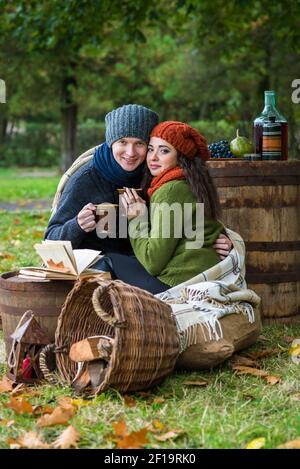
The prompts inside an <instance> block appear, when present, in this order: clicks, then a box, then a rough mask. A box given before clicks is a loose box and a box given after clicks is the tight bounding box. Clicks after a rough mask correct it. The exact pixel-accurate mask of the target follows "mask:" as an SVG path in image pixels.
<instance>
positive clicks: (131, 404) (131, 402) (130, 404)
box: [123, 394, 136, 407]
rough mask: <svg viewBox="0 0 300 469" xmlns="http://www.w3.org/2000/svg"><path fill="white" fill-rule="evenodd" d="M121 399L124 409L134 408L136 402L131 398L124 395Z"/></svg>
mask: <svg viewBox="0 0 300 469" xmlns="http://www.w3.org/2000/svg"><path fill="white" fill-rule="evenodd" d="M123 399H124V403H125V406H126V407H136V400H135V399H133V398H132V397H130V396H128V395H127V394H124V396H123Z"/></svg>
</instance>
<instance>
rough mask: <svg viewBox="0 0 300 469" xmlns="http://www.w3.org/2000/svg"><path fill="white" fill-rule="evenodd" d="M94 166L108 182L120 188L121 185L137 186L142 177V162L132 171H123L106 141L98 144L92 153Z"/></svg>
mask: <svg viewBox="0 0 300 469" xmlns="http://www.w3.org/2000/svg"><path fill="white" fill-rule="evenodd" d="M93 162H94V166H95V167H96V169H97V171H98V172H99V173H100V174H101V175H102V176H103V177H104V178H105V179H106V180H107V181H109V182H111V183H113V184H115V185H116V186H117V187H119V188H120V189H121V188H122V187H124V186H125V187H139V186H140V183H141V179H142V174H143V169H144V164H141V165H140V166H138V167H137V168H136V169H134V170H133V171H125V169H123V168H122V166H120V165H119V163H118V162H117V161H116V160H115V158H114V155H113V153H112V149H111V148H109V146H108V145H107V143H103V144H102V145H100V146H99V147H98V148H97V149H96V151H95V154H94V158H93Z"/></svg>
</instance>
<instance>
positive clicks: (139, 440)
mask: <svg viewBox="0 0 300 469" xmlns="http://www.w3.org/2000/svg"><path fill="white" fill-rule="evenodd" d="M147 432H148V430H147V428H142V429H141V430H139V431H137V432H131V433H129V434H128V435H126V436H125V437H124V438H122V439H120V440H119V441H118V442H117V446H116V447H117V448H119V449H139V448H143V446H145V445H146V444H147V443H148V438H147Z"/></svg>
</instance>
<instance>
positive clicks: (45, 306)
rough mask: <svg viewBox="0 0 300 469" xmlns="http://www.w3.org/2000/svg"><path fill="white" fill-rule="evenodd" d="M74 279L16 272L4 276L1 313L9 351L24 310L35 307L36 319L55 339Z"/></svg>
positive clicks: (0, 280) (0, 283)
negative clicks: (30, 276)
mask: <svg viewBox="0 0 300 469" xmlns="http://www.w3.org/2000/svg"><path fill="white" fill-rule="evenodd" d="M73 285H74V282H73V281H69V280H68V281H53V280H51V281H50V282H48V281H43V280H27V279H22V278H19V277H17V275H16V272H7V273H4V274H2V275H1V276H0V314H1V316H2V327H3V334H4V340H5V348H6V353H7V355H8V354H9V352H10V348H11V344H12V339H11V338H10V335H11V334H12V333H13V332H14V330H15V328H16V327H17V325H18V322H19V320H20V318H21V317H22V316H23V314H24V312H25V311H27V310H28V309H31V310H32V311H33V313H34V316H35V319H36V320H37V321H38V323H39V324H40V326H42V327H43V329H44V330H45V332H46V333H47V334H48V336H49V340H50V342H54V334H55V330H56V326H57V319H58V316H59V314H60V310H61V307H62V305H63V303H64V301H65V299H66V296H67V294H68V293H69V291H70V290H71V289H72V287H73Z"/></svg>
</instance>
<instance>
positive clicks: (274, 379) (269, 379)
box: [264, 375, 281, 386]
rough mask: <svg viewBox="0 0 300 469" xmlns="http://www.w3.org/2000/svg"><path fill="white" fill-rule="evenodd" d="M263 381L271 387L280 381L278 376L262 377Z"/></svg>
mask: <svg viewBox="0 0 300 469" xmlns="http://www.w3.org/2000/svg"><path fill="white" fill-rule="evenodd" d="M264 379H265V380H266V381H267V383H268V384H270V385H271V386H273V385H274V384H277V383H280V381H281V378H280V377H279V376H271V375H267V376H264Z"/></svg>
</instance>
